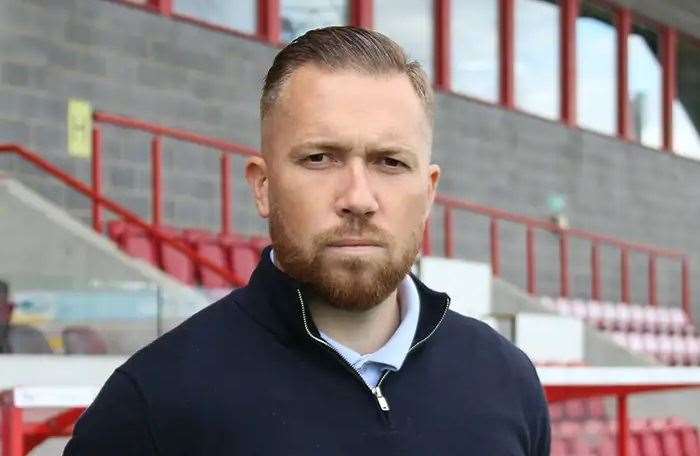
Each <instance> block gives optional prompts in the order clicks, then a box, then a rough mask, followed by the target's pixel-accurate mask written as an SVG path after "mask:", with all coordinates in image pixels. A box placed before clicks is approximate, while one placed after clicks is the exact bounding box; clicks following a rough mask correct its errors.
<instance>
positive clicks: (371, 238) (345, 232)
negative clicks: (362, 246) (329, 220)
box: [315, 222, 391, 247]
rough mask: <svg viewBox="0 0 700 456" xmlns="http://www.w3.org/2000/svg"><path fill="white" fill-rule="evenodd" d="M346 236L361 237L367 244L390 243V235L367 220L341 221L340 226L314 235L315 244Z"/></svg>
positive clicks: (330, 241) (325, 243)
mask: <svg viewBox="0 0 700 456" xmlns="http://www.w3.org/2000/svg"><path fill="white" fill-rule="evenodd" d="M348 238H351V239H361V240H363V241H366V242H367V243H369V244H374V245H378V246H381V247H386V246H387V245H389V244H390V239H391V238H390V236H389V235H388V234H387V233H386V232H385V231H384V230H382V229H381V228H379V227H377V226H376V225H374V224H372V223H369V222H362V223H360V224H358V223H347V222H346V223H343V224H342V225H340V226H337V227H335V228H331V229H329V230H326V231H324V232H322V233H320V234H318V235H317V236H316V237H315V243H316V245H329V244H335V243H338V242H341V241H343V240H346V239H348Z"/></svg>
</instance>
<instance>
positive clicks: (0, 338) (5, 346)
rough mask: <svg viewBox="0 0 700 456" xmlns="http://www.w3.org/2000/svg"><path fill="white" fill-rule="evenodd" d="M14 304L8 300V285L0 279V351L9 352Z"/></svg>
mask: <svg viewBox="0 0 700 456" xmlns="http://www.w3.org/2000/svg"><path fill="white" fill-rule="evenodd" d="M13 309H14V304H13V303H12V302H11V301H10V286H9V285H8V283H7V282H5V281H4V280H0V353H9V352H10V341H9V340H8V339H9V334H10V321H11V320H12V310H13Z"/></svg>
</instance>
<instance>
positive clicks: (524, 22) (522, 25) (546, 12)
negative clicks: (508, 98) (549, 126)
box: [515, 0, 560, 119]
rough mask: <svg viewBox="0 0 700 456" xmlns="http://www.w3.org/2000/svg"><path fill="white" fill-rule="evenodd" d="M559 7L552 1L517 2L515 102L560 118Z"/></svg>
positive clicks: (527, 109) (547, 115) (522, 0)
mask: <svg viewBox="0 0 700 456" xmlns="http://www.w3.org/2000/svg"><path fill="white" fill-rule="evenodd" d="M559 15H560V13H559V6H558V4H557V3H556V1H551V0H516V1H515V104H516V106H517V107H518V108H520V109H522V110H523V111H528V112H532V113H535V114H538V115H541V116H544V117H548V118H551V119H558V118H559V91H560V90H559V86H560V81H559V67H560V65H559V22H560V21H559Z"/></svg>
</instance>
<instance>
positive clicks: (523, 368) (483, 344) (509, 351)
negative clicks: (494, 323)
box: [441, 310, 541, 389]
mask: <svg viewBox="0 0 700 456" xmlns="http://www.w3.org/2000/svg"><path fill="white" fill-rule="evenodd" d="M441 339H442V341H443V343H446V344H448V346H449V349H450V351H452V352H453V353H454V354H457V353H462V354H463V355H466V357H468V358H469V360H470V364H471V365H472V367H474V366H479V367H480V368H481V369H494V370H497V371H499V373H500V374H501V375H507V376H509V377H513V378H514V379H517V381H519V382H523V381H524V382H525V383H524V384H526V385H528V386H529V387H531V388H537V389H541V386H540V382H539V378H538V377H537V372H536V370H535V367H534V365H533V364H532V361H530V358H529V357H528V356H527V355H526V354H525V353H524V352H523V351H522V350H521V349H520V348H518V347H516V346H515V344H513V343H512V342H510V341H509V340H508V339H506V338H505V337H503V336H502V335H501V334H500V333H498V331H496V330H495V329H493V328H492V327H490V326H489V325H487V324H486V323H484V322H483V321H480V320H477V319H475V318H471V317H466V316H463V315H461V314H458V313H457V312H454V311H452V310H450V311H448V313H447V315H446V317H445V321H444V324H443V328H442V334H441ZM463 359H464V358H463Z"/></svg>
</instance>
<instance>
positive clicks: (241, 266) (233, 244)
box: [219, 236, 260, 281]
mask: <svg viewBox="0 0 700 456" xmlns="http://www.w3.org/2000/svg"><path fill="white" fill-rule="evenodd" d="M219 244H220V245H221V246H222V248H223V249H224V250H225V252H226V254H227V256H228V262H229V263H228V264H229V269H230V270H231V271H233V272H234V273H235V274H238V275H239V276H240V277H241V278H242V279H243V280H245V281H248V280H249V279H250V276H251V274H252V273H253V270H255V267H256V266H257V265H258V261H259V260H260V254H259V253H258V249H257V248H256V247H255V246H253V245H252V244H251V243H250V242H249V241H245V240H243V239H241V238H240V237H235V236H221V237H220V238H219Z"/></svg>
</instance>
